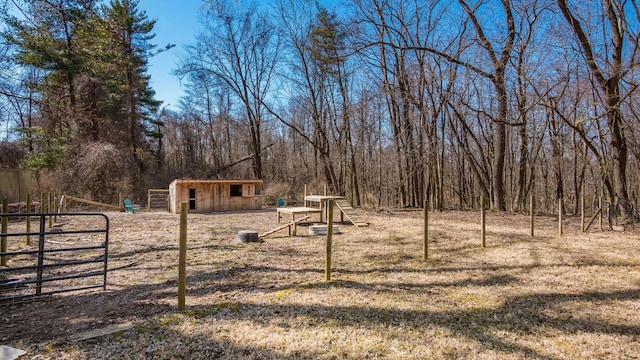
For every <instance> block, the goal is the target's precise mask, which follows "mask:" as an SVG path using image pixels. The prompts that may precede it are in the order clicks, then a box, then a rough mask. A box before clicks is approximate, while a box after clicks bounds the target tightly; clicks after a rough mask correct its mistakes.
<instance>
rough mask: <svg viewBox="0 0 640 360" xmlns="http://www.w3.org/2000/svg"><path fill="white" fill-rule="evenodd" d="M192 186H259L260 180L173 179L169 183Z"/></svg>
mask: <svg viewBox="0 0 640 360" xmlns="http://www.w3.org/2000/svg"><path fill="white" fill-rule="evenodd" d="M186 183H189V184H193V183H200V184H238V183H241V184H261V183H262V180H259V179H224V180H220V179H216V180H211V179H175V180H173V181H172V182H171V184H176V185H177V184H186Z"/></svg>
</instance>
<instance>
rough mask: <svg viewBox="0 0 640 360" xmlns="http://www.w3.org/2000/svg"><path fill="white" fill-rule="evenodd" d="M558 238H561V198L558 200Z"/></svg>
mask: <svg viewBox="0 0 640 360" xmlns="http://www.w3.org/2000/svg"><path fill="white" fill-rule="evenodd" d="M558 236H562V198H560V199H558Z"/></svg>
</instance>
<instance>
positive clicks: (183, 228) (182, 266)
mask: <svg viewBox="0 0 640 360" xmlns="http://www.w3.org/2000/svg"><path fill="white" fill-rule="evenodd" d="M187 206H188V203H186V202H183V203H180V240H179V241H180V254H179V259H178V311H184V309H185V297H186V294H187V209H188V207H187Z"/></svg>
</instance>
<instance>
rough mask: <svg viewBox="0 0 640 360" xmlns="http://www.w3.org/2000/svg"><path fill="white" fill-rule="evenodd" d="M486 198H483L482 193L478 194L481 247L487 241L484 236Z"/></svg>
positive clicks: (485, 244) (484, 245)
mask: <svg viewBox="0 0 640 360" xmlns="http://www.w3.org/2000/svg"><path fill="white" fill-rule="evenodd" d="M486 203H487V200H486V199H485V197H484V195H483V196H480V227H481V229H482V230H481V231H480V238H481V239H482V247H483V248H484V247H486V246H487V243H486V241H485V238H486V220H487V214H486V212H485V209H484V208H485V206H486Z"/></svg>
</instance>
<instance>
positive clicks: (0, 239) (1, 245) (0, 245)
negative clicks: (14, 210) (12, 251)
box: [0, 199, 9, 266]
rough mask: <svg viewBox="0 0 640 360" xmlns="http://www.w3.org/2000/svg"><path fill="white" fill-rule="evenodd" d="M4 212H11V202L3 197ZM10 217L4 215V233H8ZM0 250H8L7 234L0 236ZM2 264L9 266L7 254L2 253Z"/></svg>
mask: <svg viewBox="0 0 640 360" xmlns="http://www.w3.org/2000/svg"><path fill="white" fill-rule="evenodd" d="M2 213H4V214H8V213H9V203H8V201H7V199H2ZM8 220H9V218H8V217H6V216H3V217H2V229H1V232H2V234H6V233H7V227H8V225H9V223H8ZM0 252H3V253H4V252H7V237H6V236H4V235H3V236H0ZM0 265H2V266H7V256H6V255H2V256H0Z"/></svg>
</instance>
